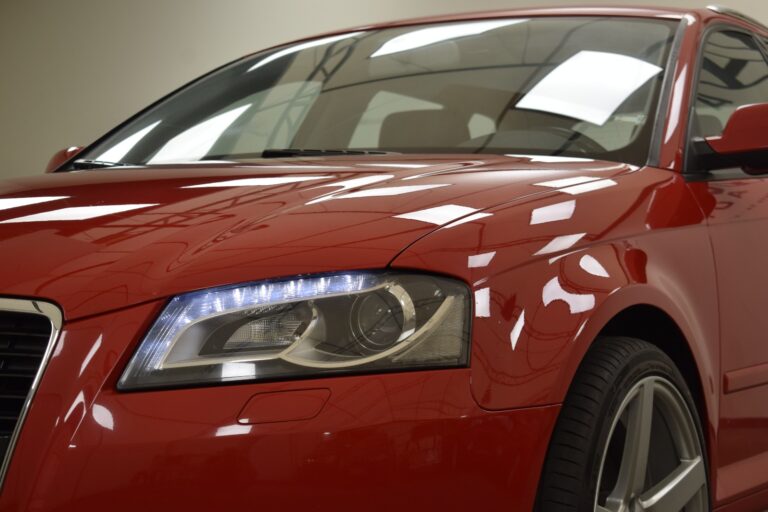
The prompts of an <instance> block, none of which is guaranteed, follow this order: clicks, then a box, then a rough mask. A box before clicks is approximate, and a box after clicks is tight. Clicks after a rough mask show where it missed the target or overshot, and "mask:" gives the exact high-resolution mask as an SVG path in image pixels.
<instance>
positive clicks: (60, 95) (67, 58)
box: [0, 0, 768, 178]
mask: <svg viewBox="0 0 768 512" xmlns="http://www.w3.org/2000/svg"><path fill="white" fill-rule="evenodd" d="M704 1H706V0H702V2H699V1H695V0H694V1H689V0H671V1H668V2H665V3H666V4H668V5H679V6H688V7H700V6H703V5H704V3H703V2H704ZM641 2H642V0H639V1H633V2H625V1H622V0H613V1H609V2H605V1H600V0H598V1H595V0H589V1H588V2H584V1H582V2H579V1H575V0H547V1H546V3H545V4H544V3H541V5H578V4H584V3H589V4H590V5H594V4H600V3H604V4H606V3H607V4H613V5H617V4H623V3H629V4H638V3H641ZM536 3H537V2H536V1H535V0H526V1H524V2H521V1H519V0H474V1H471V2H470V1H467V0H322V1H321V0H315V1H312V0H275V1H273V0H122V1H118V0H0V178H4V177H8V176H15V175H22V174H35V173H41V172H42V170H43V168H44V167H45V164H46V163H47V161H48V159H49V158H50V156H51V155H52V154H53V152H54V151H56V150H57V149H59V148H62V147H65V146H70V145H83V144H87V143H89V142H91V141H93V140H94V139H95V138H96V137H98V136H99V135H100V134H102V133H103V132H104V131H106V130H108V129H109V128H111V127H112V126H113V125H115V124H116V123H118V122H120V121H122V120H124V119H125V118H126V117H128V116H130V115H131V114H133V113H135V112H136V111H137V110H139V109H140V108H142V107H143V106H145V105H146V104H148V103H149V102H151V101H153V100H155V99H157V98H158V97H160V96H162V95H163V94H165V93H167V92H169V91H170V90H172V89H174V88H176V87H178V86H180V85H182V84H184V83H185V82H187V81H189V80H191V79H192V78H194V77H196V76H197V75H200V74H201V73H204V72H205V71H207V70H209V69H211V68H213V67H215V66H218V65H220V64H222V63H224V62H226V61H229V60H232V59H235V58H237V57H239V56H241V55H243V54H246V53H249V52H251V51H254V50H257V49H259V48H264V47H266V46H270V45H273V44H278V43H281V42H285V41H288V40H291V39H295V38H298V37H302V36H307V35H312V34H314V33H318V32H323V31H328V30H333V29H337V28H344V27H350V26H357V25H364V24H368V23H375V22H380V21H386V20H393V19H398V18H406V17H414V16H427V15H432V14H439V13H451V12H462V11H477V10H486V9H504V8H513V7H517V6H523V5H535V4H536ZM659 3H662V2H659ZM720 3H721V4H723V5H728V6H730V7H734V8H736V9H739V10H741V11H743V12H746V13H750V14H751V15H752V16H754V17H757V18H758V19H761V20H763V21H764V22H766V23H768V2H764V1H762V0H760V1H758V0H723V1H721V2H720Z"/></svg>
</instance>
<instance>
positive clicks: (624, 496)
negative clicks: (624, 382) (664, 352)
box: [605, 380, 655, 510]
mask: <svg viewBox="0 0 768 512" xmlns="http://www.w3.org/2000/svg"><path fill="white" fill-rule="evenodd" d="M654 390H655V384H654V381H653V380H649V381H647V382H645V384H644V385H643V386H642V387H640V389H638V390H637V395H636V396H635V397H634V398H633V399H632V401H631V402H630V404H629V406H628V407H627V423H626V428H627V435H626V439H625V441H624V453H623V454H622V457H621V466H620V468H619V476H618V480H617V482H616V487H615V488H614V489H613V492H611V494H610V496H608V499H607V500H606V505H605V506H606V508H608V509H609V510H624V509H626V507H627V504H628V503H629V500H630V499H631V498H632V496H634V495H638V494H640V493H641V492H642V490H643V486H644V485H645V473H646V467H647V465H648V454H649V452H650V444H651V423H652V421H653V395H654Z"/></svg>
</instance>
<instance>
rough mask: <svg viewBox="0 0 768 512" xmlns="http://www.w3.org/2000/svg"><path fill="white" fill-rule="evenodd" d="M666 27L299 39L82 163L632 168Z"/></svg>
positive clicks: (545, 23)
mask: <svg viewBox="0 0 768 512" xmlns="http://www.w3.org/2000/svg"><path fill="white" fill-rule="evenodd" d="M675 25H676V23H675V21H673V20H657V19H641V18H611V17H572V18H569V17H541V18H532V19H521V18H507V19H489V20H473V21H463V22H450V23H441V24H432V25H415V26H400V27H394V28H388V29H372V30H368V31H358V32H351V33H344V34H338V35H333V36H328V37H324V38H319V39H314V40H310V41H303V42H299V43H296V44H293V45H287V46H284V47H281V48H277V49H273V50H269V51H267V52H262V53H260V54H256V55H254V56H252V57H248V58H245V59H243V60H241V61H238V62H235V63H234V64H231V65H229V66H225V67H224V68H222V69H221V70H219V71H216V72H215V73H212V74H211V75H209V76H206V77H205V78H203V79H201V80H199V81H197V82H194V83H193V84H192V85H190V86H188V87H186V88H183V89H182V90H180V91H179V92H177V93H175V94H173V95H171V96H170V97H169V99H167V100H165V101H162V102H160V103H159V104H157V105H156V106H153V107H151V108H150V109H148V110H147V111H145V112H144V113H142V114H141V115H139V116H137V117H136V118H135V120H132V121H131V122H129V123H127V124H125V125H124V126H122V127H120V129H118V130H117V131H116V132H115V133H114V135H112V136H110V137H107V138H106V139H105V140H104V141H103V142H100V143H99V144H98V145H96V146H95V147H92V148H88V149H86V150H85V151H84V152H83V153H82V154H81V159H82V160H83V161H96V162H130V163H132V164H135V165H155V164H161V163H187V162H197V161H202V160H206V161H211V160H224V161H243V160H253V159H258V158H261V157H262V153H264V152H265V151H266V150H271V151H272V153H273V154H274V153H275V151H274V150H278V152H279V151H280V150H289V151H288V152H285V151H284V152H283V153H279V154H281V155H282V157H284V158H289V157H290V156H291V155H292V154H294V153H296V154H299V153H300V152H301V151H310V150H311V151H315V152H316V153H315V154H318V155H322V154H323V152H326V153H327V152H334V151H335V152H338V151H363V152H364V151H384V152H395V153H423V154H430V153H431V154H435V153H437V154H445V153H456V154H471V153H498V154H524V155H534V156H536V155H538V156H539V157H541V158H543V159H564V158H570V159H571V161H573V159H574V158H576V159H580V158H583V159H601V160H609V161H617V162H627V163H630V164H634V165H643V164H645V162H646V160H647V156H648V148H649V145H650V137H651V131H652V127H653V122H652V121H653V115H654V113H655V112H656V110H657V109H656V103H657V102H658V97H659V94H660V90H661V83H662V80H663V78H664V75H665V64H666V62H667V56H668V53H669V48H670V45H671V43H672V39H673V38H674V32H675V30H674V29H675ZM297 152H299V153H297ZM541 161H546V160H541Z"/></svg>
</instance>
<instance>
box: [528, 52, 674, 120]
mask: <svg viewBox="0 0 768 512" xmlns="http://www.w3.org/2000/svg"><path fill="white" fill-rule="evenodd" d="M661 72H662V68H660V67H658V66H654V65H653V64H651V63H649V62H646V61H644V60H641V59H637V58H635V57H630V56H628V55H621V54H618V53H608V52H594V51H581V52H579V53H577V54H576V55H574V56H573V57H571V58H570V59H568V60H566V61H565V62H563V63H562V64H560V65H559V66H557V67H556V68H555V69H553V70H552V71H551V72H550V73H549V74H548V75H547V76H545V77H544V78H542V79H541V81H539V83H537V84H536V85H535V86H534V87H533V88H532V89H531V90H530V92H528V94H526V95H525V97H524V98H523V99H522V100H520V101H519V102H518V103H517V105H516V107H517V108H520V109H528V110H538V111H541V112H549V113H552V114H559V115H563V116H566V117H570V118H573V119H579V120H581V121H587V122H589V123H592V124H595V125H598V126H602V125H604V124H605V123H606V121H608V119H610V117H611V116H612V115H613V113H614V112H615V111H616V109H618V108H619V106H621V104H622V103H624V102H625V101H626V100H627V98H629V97H630V96H631V95H632V94H633V93H634V92H635V91H636V90H638V89H639V88H640V87H642V85H643V84H645V83H646V82H647V81H648V80H650V79H651V78H653V77H654V76H656V75H658V74H659V73H661Z"/></svg>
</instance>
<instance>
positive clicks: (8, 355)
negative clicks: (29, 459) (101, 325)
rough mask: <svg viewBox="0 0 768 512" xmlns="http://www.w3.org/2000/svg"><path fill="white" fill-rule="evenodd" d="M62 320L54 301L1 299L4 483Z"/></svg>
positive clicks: (0, 461)
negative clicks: (52, 302) (51, 302)
mask: <svg viewBox="0 0 768 512" xmlns="http://www.w3.org/2000/svg"><path fill="white" fill-rule="evenodd" d="M62 320H63V318H62V314H61V311H60V310H59V308H58V307H56V306H54V305H53V304H50V303H47V302H42V301H32V300H19V299H3V298H0V486H2V484H3V481H4V480H5V475H6V473H7V472H8V467H9V465H10V461H11V458H12V456H13V450H14V448H15V446H16V441H17V440H18V438H19V434H20V432H21V430H22V427H23V424H24V420H25V419H26V416H27V412H28V411H29V408H30V405H31V403H32V400H33V398H34V395H35V392H36V391H37V387H38V385H39V383H40V379H41V378H42V375H43V372H44V371H45V367H46V365H47V363H48V360H49V359H50V357H51V354H52V353H53V347H54V344H55V342H56V339H57V337H58V334H59V331H60V330H61V324H62Z"/></svg>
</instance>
